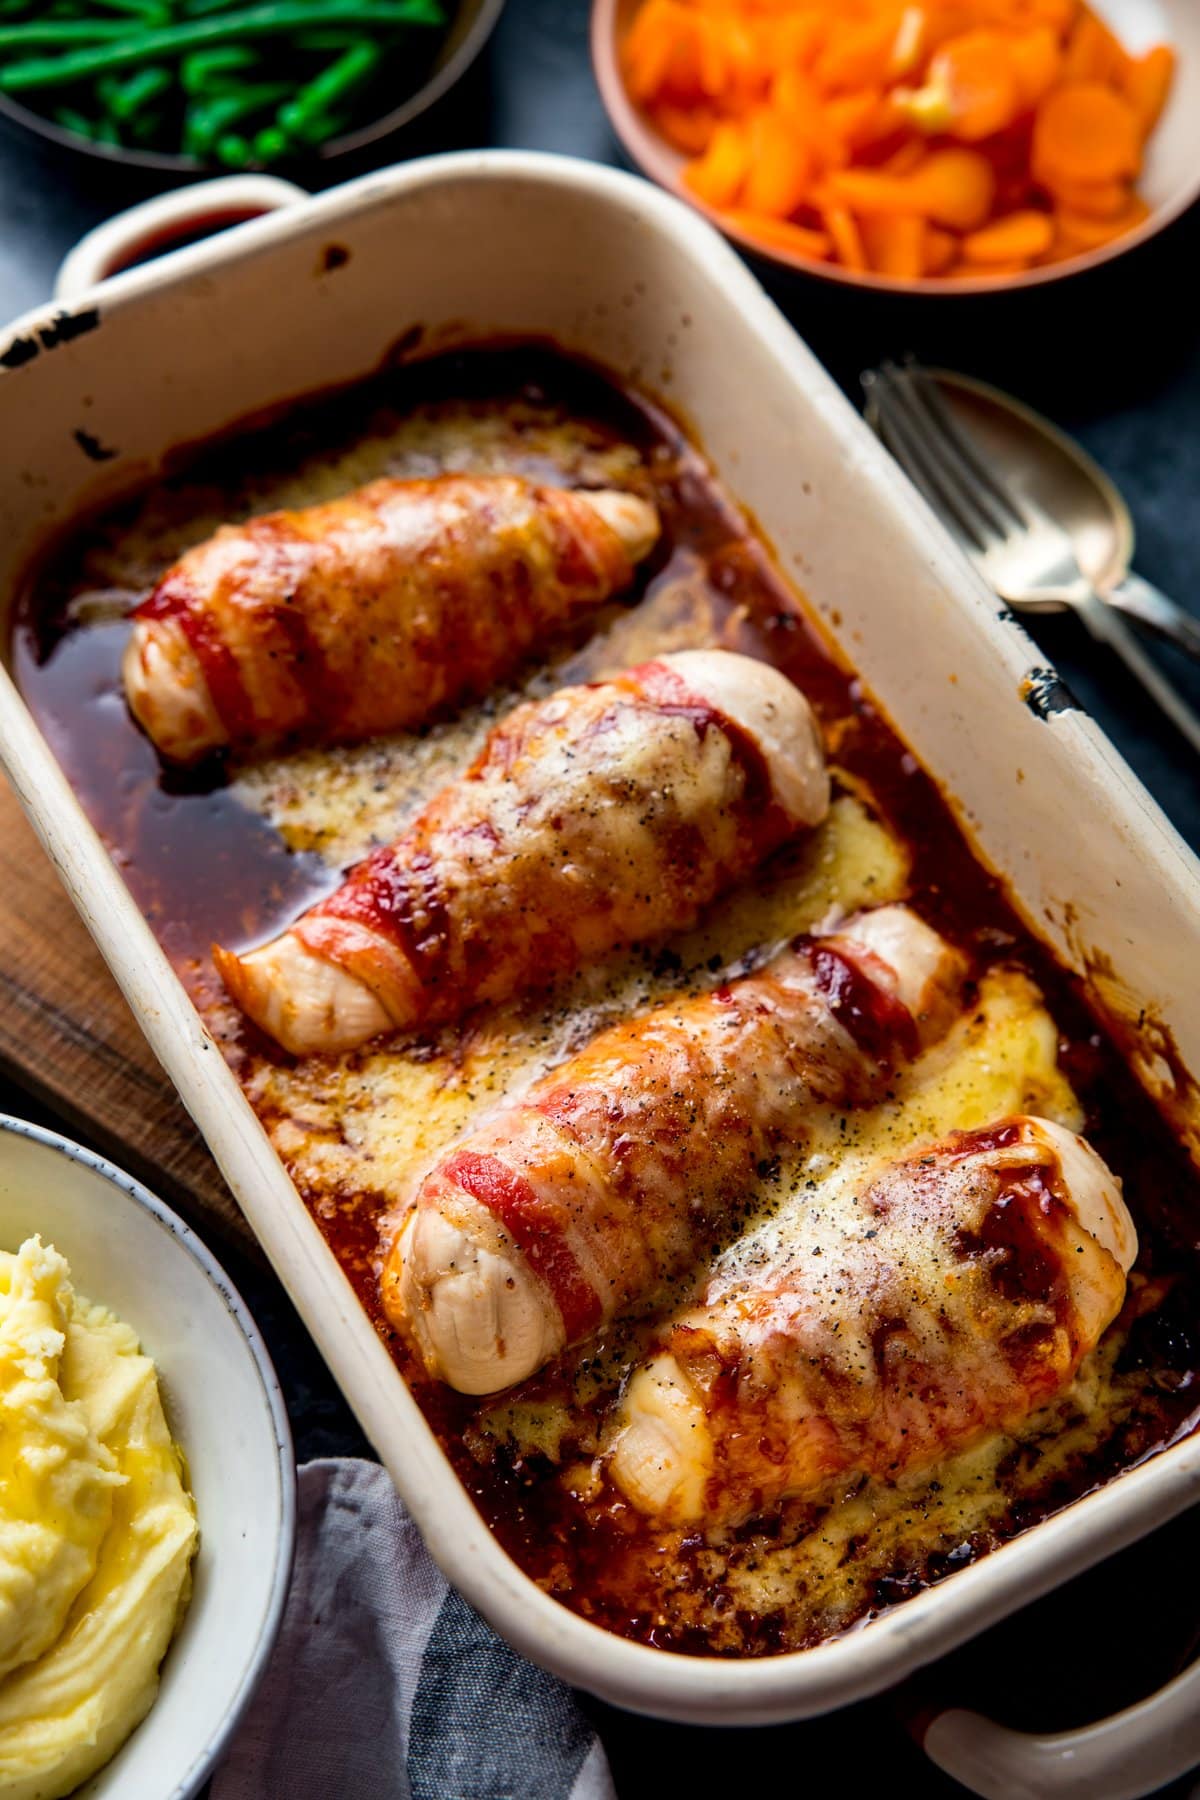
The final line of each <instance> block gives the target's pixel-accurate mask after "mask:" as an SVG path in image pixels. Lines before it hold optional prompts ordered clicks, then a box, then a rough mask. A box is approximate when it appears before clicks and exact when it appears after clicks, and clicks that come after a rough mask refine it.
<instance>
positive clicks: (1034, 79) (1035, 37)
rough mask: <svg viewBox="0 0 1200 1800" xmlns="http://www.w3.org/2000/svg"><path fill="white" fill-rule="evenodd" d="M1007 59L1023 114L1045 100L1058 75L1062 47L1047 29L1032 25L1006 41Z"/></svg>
mask: <svg viewBox="0 0 1200 1800" xmlns="http://www.w3.org/2000/svg"><path fill="white" fill-rule="evenodd" d="M1008 58H1009V62H1010V63H1011V65H1012V72H1013V76H1014V78H1015V80H1016V84H1017V96H1018V99H1019V101H1020V104H1021V108H1022V110H1023V111H1026V112H1029V111H1032V109H1033V108H1034V107H1035V106H1036V105H1037V104H1038V101H1039V100H1042V99H1044V98H1045V96H1046V95H1047V94H1048V93H1049V92H1050V89H1051V88H1052V87H1053V86H1054V85H1055V83H1056V82H1057V81H1058V79H1059V78H1060V76H1061V74H1062V62H1063V56H1062V47H1061V45H1060V43H1059V39H1058V34H1057V33H1056V32H1055V31H1053V30H1052V29H1051V28H1050V26H1048V25H1036V26H1035V27H1034V29H1033V30H1032V31H1026V32H1022V33H1021V35H1020V36H1019V37H1013V38H1011V39H1010V40H1009V45H1008Z"/></svg>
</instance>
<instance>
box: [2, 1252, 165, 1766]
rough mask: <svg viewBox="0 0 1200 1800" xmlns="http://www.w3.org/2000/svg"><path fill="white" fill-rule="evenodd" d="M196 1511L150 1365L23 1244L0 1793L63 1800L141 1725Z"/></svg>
mask: <svg viewBox="0 0 1200 1800" xmlns="http://www.w3.org/2000/svg"><path fill="white" fill-rule="evenodd" d="M195 1548H196V1518H195V1509H194V1508H193V1505H192V1501H191V1497H190V1496H189V1494H188V1492H187V1490H186V1488H185V1487H184V1484H183V1479H182V1471H181V1464H180V1457H179V1452H178V1451H177V1450H176V1448H175V1446H174V1445H173V1444H172V1442H171V1437H170V1433H169V1432H168V1430H167V1424H166V1420H165V1418H164V1417H163V1410H162V1402H161V1400H160V1398H159V1392H158V1379H157V1376H156V1374H155V1370H154V1364H153V1363H152V1362H151V1361H150V1360H149V1358H148V1357H145V1356H143V1355H141V1353H140V1351H139V1349H138V1343H137V1338H136V1337H135V1335H134V1333H133V1332H132V1331H131V1330H130V1328H129V1327H128V1325H124V1324H122V1323H121V1321H120V1320H119V1319H116V1318H114V1317H113V1315H112V1314H111V1313H109V1312H106V1311H105V1310H104V1308H103V1307H100V1306H92V1305H91V1304H89V1302H88V1301H86V1300H84V1299H82V1298H81V1297H80V1296H79V1295H78V1294H76V1293H75V1291H74V1289H73V1287H72V1285H71V1279H70V1271H69V1269H68V1268H67V1264H66V1261H65V1260H64V1258H63V1257H61V1256H60V1255H59V1254H58V1252H57V1251H56V1250H54V1249H52V1248H50V1247H48V1246H45V1245H43V1244H42V1242H41V1240H40V1238H36V1237H35V1238H30V1239H29V1240H28V1242H27V1243H24V1244H22V1246H21V1248H20V1249H19V1250H18V1251H17V1252H16V1254H15V1255H6V1254H3V1253H0V1795H2V1796H3V1797H4V1800H57V1797H58V1796H60V1795H63V1794H68V1793H70V1792H71V1790H72V1788H74V1787H77V1786H78V1785H79V1783H80V1782H82V1781H84V1780H86V1779H87V1777H88V1776H89V1775H92V1774H94V1773H95V1771H96V1770H97V1769H98V1768H100V1766H101V1765H102V1764H103V1763H105V1762H107V1761H108V1759H109V1757H110V1756H112V1755H113V1753H114V1752H115V1751H116V1750H117V1749H118V1748H119V1747H120V1745H121V1744H122V1743H123V1742H124V1741H125V1739H126V1738H127V1737H128V1736H129V1733H130V1732H131V1731H132V1730H133V1728H134V1726H135V1725H137V1724H138V1723H139V1721H140V1720H141V1719H142V1718H144V1717H145V1715H146V1713H147V1712H148V1711H149V1708H150V1706H151V1704H152V1703H153V1700H154V1696H155V1694H156V1693H157V1691H158V1667H159V1664H160V1662H161V1661H162V1658H163V1654H164V1652H165V1651H166V1648H167V1645H168V1644H169V1643H170V1641H171V1638H172V1636H173V1634H174V1631H175V1627H176V1625H177V1624H178V1622H179V1618H180V1616H181V1613H182V1611H183V1608H184V1607H185V1605H186V1604H187V1599H188V1594H189V1592H190V1587H191V1574H190V1570H191V1560H192V1555H193V1552H194V1551H195Z"/></svg>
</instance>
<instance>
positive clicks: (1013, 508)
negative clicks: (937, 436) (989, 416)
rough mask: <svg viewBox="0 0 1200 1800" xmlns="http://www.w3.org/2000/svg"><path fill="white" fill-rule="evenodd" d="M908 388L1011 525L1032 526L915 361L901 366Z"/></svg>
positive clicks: (936, 385) (1014, 496) (1015, 497)
mask: <svg viewBox="0 0 1200 1800" xmlns="http://www.w3.org/2000/svg"><path fill="white" fill-rule="evenodd" d="M904 372H905V374H906V375H907V377H908V381H909V386H910V387H911V389H912V392H913V394H914V395H915V396H916V398H917V401H918V403H919V404H920V405H921V406H922V407H923V408H924V410H925V412H926V414H927V415H928V417H929V420H930V423H931V424H932V425H934V426H935V427H936V428H937V429H938V430H940V431H941V433H942V435H943V436H944V437H945V438H946V439H947V440H948V442H949V443H950V444H951V445H952V446H953V447H954V449H955V450H956V451H957V453H958V455H959V456H960V457H961V458H962V460H963V462H964V463H966V465H967V467H968V468H969V469H970V471H971V473H972V475H973V476H974V477H975V479H976V481H977V482H978V483H979V484H980V486H981V487H983V488H985V489H986V491H987V492H988V493H989V494H990V495H991V497H992V499H993V500H994V501H995V502H996V504H997V505H998V506H1000V507H1002V508H1003V509H1004V511H1005V512H1007V513H1008V514H1009V516H1010V518H1011V519H1012V521H1013V523H1014V524H1016V525H1019V526H1020V527H1021V529H1022V530H1028V528H1029V526H1030V524H1031V523H1032V521H1031V519H1030V517H1029V514H1028V512H1027V510H1026V508H1025V507H1024V505H1023V504H1022V502H1021V498H1020V496H1019V495H1018V494H1017V493H1016V492H1015V490H1014V489H1013V488H1012V487H1011V486H1010V485H1009V483H1008V482H1007V481H1005V480H1004V478H1003V476H1001V475H997V473H996V471H995V470H994V469H992V468H989V467H988V464H987V463H986V462H985V461H984V459H983V457H982V456H981V455H980V452H979V447H978V445H977V444H976V442H975V440H974V438H973V437H972V436H971V434H970V432H969V431H968V430H966V429H965V428H964V427H963V426H962V425H960V424H959V422H958V420H957V419H956V418H955V416H954V411H953V408H952V407H950V406H949V405H948V404H947V401H946V396H945V394H944V393H943V392H942V389H941V385H940V383H939V382H937V381H936V380H935V379H934V377H933V376H932V375H931V374H930V372H929V370H928V369H926V368H923V367H922V365H921V364H920V363H919V362H917V361H916V360H915V359H910V360H909V361H907V362H906V363H905V365H904Z"/></svg>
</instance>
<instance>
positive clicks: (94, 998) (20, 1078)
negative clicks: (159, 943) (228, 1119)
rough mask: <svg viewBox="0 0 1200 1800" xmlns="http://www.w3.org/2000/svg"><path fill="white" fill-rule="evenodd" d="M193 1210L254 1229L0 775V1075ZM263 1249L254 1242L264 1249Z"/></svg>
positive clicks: (186, 1211) (241, 1230) (241, 1234)
mask: <svg viewBox="0 0 1200 1800" xmlns="http://www.w3.org/2000/svg"><path fill="white" fill-rule="evenodd" d="M3 1077H7V1078H9V1079H10V1080H11V1081H12V1082H13V1083H15V1084H16V1085H17V1086H18V1087H20V1088H22V1089H24V1090H25V1091H26V1092H27V1093H29V1094H30V1095H31V1096H32V1097H33V1098H34V1099H35V1100H36V1101H37V1102H38V1103H39V1104H40V1105H41V1106H42V1107H44V1108H45V1109H46V1110H48V1111H49V1112H50V1113H51V1114H53V1115H54V1117H55V1119H56V1121H61V1122H62V1127H63V1130H64V1131H65V1132H67V1133H68V1134H70V1133H75V1134H76V1135H79V1136H82V1137H84V1138H86V1139H87V1141H88V1142H89V1143H91V1144H93V1145H94V1146H95V1147H96V1148H97V1149H98V1150H100V1151H101V1152H102V1153H103V1154H104V1155H106V1156H110V1157H111V1158H112V1160H113V1161H114V1162H116V1163H119V1164H120V1165H121V1167H122V1168H125V1169H127V1170H128V1171H129V1173H130V1174H131V1175H135V1176H137V1177H138V1179H139V1180H142V1181H144V1182H145V1183H146V1185H147V1186H148V1187H149V1188H151V1189H153V1190H154V1191H155V1192H156V1193H158V1194H161V1196H162V1198H163V1199H164V1200H166V1201H167V1202H168V1203H169V1204H170V1205H172V1206H175V1207H177V1208H178V1209H179V1211H180V1212H181V1213H183V1215H184V1216H185V1217H190V1218H191V1219H193V1220H194V1221H196V1222H197V1223H200V1224H202V1225H205V1226H207V1227H210V1228H211V1229H212V1230H213V1231H215V1232H216V1233H217V1234H218V1235H219V1236H222V1237H224V1238H226V1239H227V1240H229V1239H232V1240H233V1241H235V1242H237V1243H238V1244H240V1245H241V1246H242V1247H243V1248H251V1247H254V1248H255V1249H256V1246H254V1240H253V1238H252V1236H251V1233H250V1229H249V1227H248V1225H247V1224H246V1221H245V1219H244V1218H243V1216H242V1214H241V1211H240V1210H239V1208H238V1206H237V1203H236V1201H235V1200H234V1198H233V1195H232V1194H231V1193H230V1191H229V1189H228V1187H226V1185H225V1182H224V1180H223V1179H222V1177H221V1174H220V1171H219V1170H218V1168H217V1166H216V1164H215V1162H214V1161H213V1159H212V1157H211V1156H210V1154H209V1152H208V1150H207V1149H206V1147H205V1145H204V1142H203V1140H202V1138H201V1137H200V1134H199V1133H198V1131H197V1130H196V1127H195V1126H194V1125H193V1124H192V1121H191V1119H190V1118H189V1117H188V1115H187V1112H186V1111H185V1109H184V1107H183V1104H182V1102H181V1101H180V1100H179V1098H178V1096H177V1094H176V1092H175V1089H174V1087H173V1086H172V1085H171V1082H170V1081H169V1080H168V1078H167V1076H166V1074H165V1073H164V1072H163V1070H162V1069H161V1068H160V1066H159V1064H158V1062H157V1061H156V1059H155V1056H154V1053H153V1051H152V1050H151V1049H150V1046H149V1045H148V1044H147V1042H146V1040H145V1038H144V1037H143V1036H142V1033H141V1031H140V1030H139V1028H138V1026H137V1024H136V1023H135V1021H134V1017H133V1014H132V1013H131V1012H130V1010H129V1007H128V1006H127V1005H126V1003H125V999H124V996H123V995H122V994H121V991H120V989H119V988H118V987H117V984H116V982H115V981H114V980H113V978H112V976H111V975H110V973H109V971H108V968H107V965H106V964H105V962H104V959H103V958H102V957H101V955H100V952H99V951H98V950H97V948H96V946H95V944H93V942H92V940H91V938H90V937H89V935H88V933H87V931H86V930H85V928H84V926H83V924H82V922H81V921H80V919H79V916H78V914H77V913H76V911H75V909H74V907H73V906H72V905H71V902H70V900H69V899H68V898H67V896H66V894H65V892H64V891H63V889H62V887H61V885H60V884H59V881H58V878H57V876H56V875H55V873H54V870H53V868H52V867H51V864H50V862H49V859H48V858H47V856H46V854H45V852H44V851H43V849H42V847H41V845H40V844H39V843H38V841H37V839H36V837H35V836H34V834H33V830H32V828H31V826H30V824H29V822H28V820H27V819H26V818H25V815H24V813H23V812H22V811H21V808H20V806H19V805H18V803H17V800H16V797H15V796H14V794H13V793H12V790H11V789H10V788H9V786H8V784H7V782H5V781H4V779H3V777H0V1078H3ZM256 1253H257V1250H256Z"/></svg>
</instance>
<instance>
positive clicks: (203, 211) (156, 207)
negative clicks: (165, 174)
mask: <svg viewBox="0 0 1200 1800" xmlns="http://www.w3.org/2000/svg"><path fill="white" fill-rule="evenodd" d="M307 199H308V195H307V194H306V193H305V191H304V189H303V188H302V187H297V186H296V184H295V182H293V181H282V180H280V178H279V176H278V175H223V176H220V177H219V178H218V179H217V180H216V181H200V182H197V183H196V184H195V186H193V187H185V188H175V189H173V190H172V191H171V192H170V193H167V194H156V195H155V196H154V198H153V199H152V200H143V201H142V202H141V203H140V205H138V206H131V207H129V208H128V209H127V211H125V212H119V213H117V215H116V217H115V218H112V219H106V220H105V221H104V223H103V224H102V225H97V226H96V228H95V230H93V231H89V232H88V234H87V236H86V237H82V238H80V240H79V242H78V243H77V244H76V246H75V248H74V249H73V250H72V251H70V252H69V253H68V255H67V256H66V257H65V258H64V260H63V263H62V266H61V267H60V269H59V271H58V274H57V276H56V277H55V281H54V298H55V299H56V300H74V299H75V297H76V296H77V295H78V294H82V293H84V292H85V291H86V289H88V288H91V287H95V285H96V283H97V282H98V281H105V280H106V279H107V278H108V276H110V275H116V274H119V273H120V271H121V270H122V269H127V268H129V267H130V266H131V265H132V264H133V263H136V262H141V261H142V260H143V259H144V258H147V257H151V256H161V255H162V254H163V252H164V251H167V250H170V249H172V248H173V247H175V246H177V245H178V244H179V243H180V242H181V241H182V240H184V239H191V238H195V237H199V236H201V235H203V234H205V233H206V232H209V231H217V230H219V229H220V228H221V227H222V226H224V225H241V224H244V223H245V221H246V220H247V219H257V218H259V217H261V215H262V214H263V213H270V212H278V210H279V209H280V207H283V206H295V205H296V204H297V202H298V201H301V200H307Z"/></svg>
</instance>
